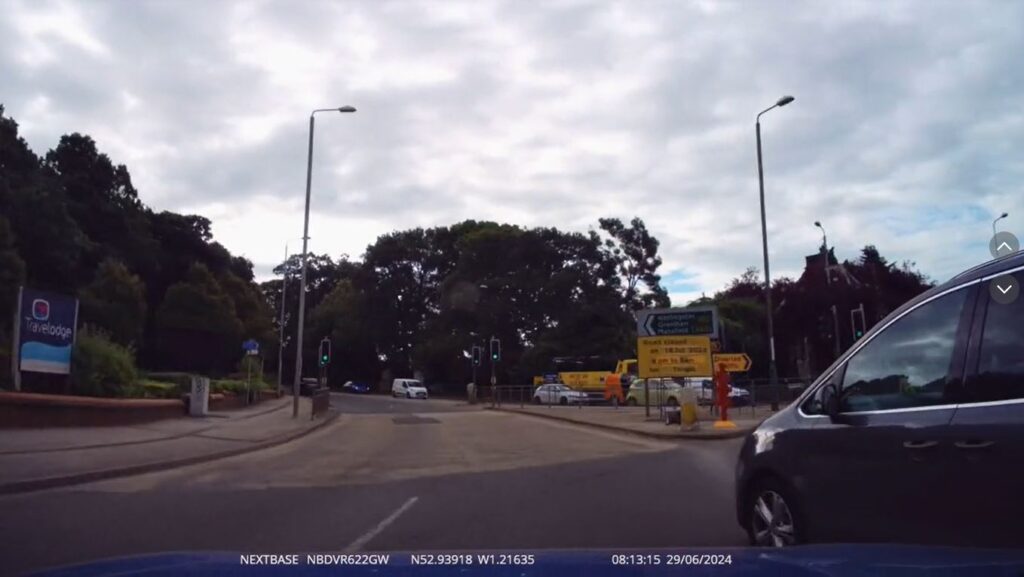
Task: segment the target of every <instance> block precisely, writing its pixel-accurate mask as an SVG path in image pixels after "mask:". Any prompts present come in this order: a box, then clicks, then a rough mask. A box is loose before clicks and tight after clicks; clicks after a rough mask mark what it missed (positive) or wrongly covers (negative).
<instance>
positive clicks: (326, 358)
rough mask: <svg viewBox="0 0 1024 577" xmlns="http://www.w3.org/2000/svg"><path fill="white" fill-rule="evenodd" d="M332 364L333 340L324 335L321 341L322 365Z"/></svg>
mask: <svg viewBox="0 0 1024 577" xmlns="http://www.w3.org/2000/svg"><path fill="white" fill-rule="evenodd" d="M329 364H331V340H330V339H328V338H327V337H324V339H323V340H321V341H320V366H321V367H326V366H327V365H329Z"/></svg>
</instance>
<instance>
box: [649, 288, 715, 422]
mask: <svg viewBox="0 0 1024 577" xmlns="http://www.w3.org/2000/svg"><path fill="white" fill-rule="evenodd" d="M720 324H721V323H720V322H719V319H718V307H716V306H713V305H712V306H698V307H687V308H667V309H645V310H641V311H638V312H637V315H636V333H637V346H636V349H637V376H638V377H639V378H641V379H644V412H645V414H646V416H650V386H649V384H648V380H649V379H652V378H656V379H659V382H662V381H661V379H665V378H671V377H709V376H711V374H712V366H711V353H712V339H714V340H715V341H716V342H717V339H718V327H719V325H720ZM658 390H659V391H663V388H659V389H658Z"/></svg>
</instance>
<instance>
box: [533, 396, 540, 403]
mask: <svg viewBox="0 0 1024 577" xmlns="http://www.w3.org/2000/svg"><path fill="white" fill-rule="evenodd" d="M533 404H535V405H539V404H541V400H540V397H539V396H538V397H534V398H533Z"/></svg>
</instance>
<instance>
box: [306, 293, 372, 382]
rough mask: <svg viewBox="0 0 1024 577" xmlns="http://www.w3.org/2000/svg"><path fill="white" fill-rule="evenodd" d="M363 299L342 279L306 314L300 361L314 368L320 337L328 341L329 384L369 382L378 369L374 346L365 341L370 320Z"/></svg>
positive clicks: (369, 341)
mask: <svg viewBox="0 0 1024 577" xmlns="http://www.w3.org/2000/svg"><path fill="white" fill-rule="evenodd" d="M366 313H367V307H366V305H365V295H363V294H362V293H361V291H360V290H359V289H358V288H357V287H356V286H355V285H354V284H353V283H352V281H351V280H348V279H345V280H342V281H340V282H339V283H338V284H337V285H335V287H334V289H333V290H332V291H331V292H330V294H328V295H327V297H326V298H325V299H324V300H323V301H322V302H321V303H320V304H319V305H318V306H317V307H316V308H315V309H313V311H312V313H311V314H310V322H309V338H307V339H306V341H305V342H304V347H305V356H304V357H303V359H304V361H306V362H309V363H311V364H310V365H309V366H311V367H315V366H317V362H318V361H317V358H316V355H317V349H318V347H319V345H320V340H321V339H323V338H324V337H329V338H330V339H331V365H330V368H329V373H328V377H329V382H331V383H343V382H345V381H349V380H359V381H367V382H372V380H373V379H374V377H375V376H376V373H377V369H378V364H379V363H378V359H377V354H376V350H375V348H374V343H373V341H372V340H371V339H369V338H367V336H368V335H369V334H370V330H369V329H370V326H371V325H372V323H373V319H371V318H370V317H368V316H367V314H366Z"/></svg>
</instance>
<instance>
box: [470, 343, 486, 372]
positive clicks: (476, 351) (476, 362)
mask: <svg viewBox="0 0 1024 577" xmlns="http://www.w3.org/2000/svg"><path fill="white" fill-rule="evenodd" d="M483 352H484V351H483V349H481V348H480V347H478V346H476V345H473V366H474V367H479V366H480V357H481V356H482V355H483Z"/></svg>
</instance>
